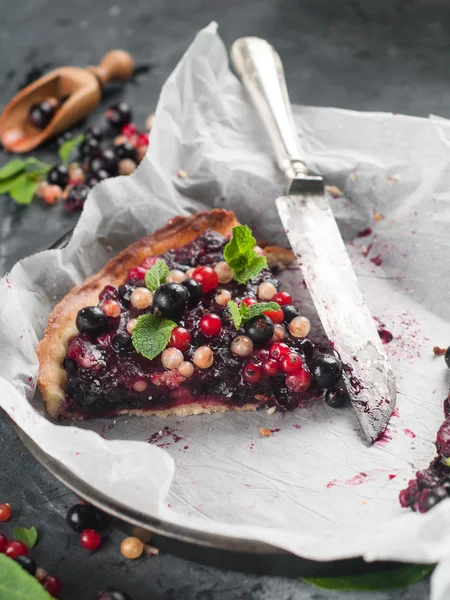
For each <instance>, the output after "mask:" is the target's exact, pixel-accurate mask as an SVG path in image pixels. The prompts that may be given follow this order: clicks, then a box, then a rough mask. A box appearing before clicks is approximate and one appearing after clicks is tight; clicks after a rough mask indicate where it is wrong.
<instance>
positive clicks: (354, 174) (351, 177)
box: [349, 171, 356, 181]
mask: <svg viewBox="0 0 450 600" xmlns="http://www.w3.org/2000/svg"><path fill="white" fill-rule="evenodd" d="M349 177H350V179H351V180H352V181H355V180H356V173H355V172H354V171H353V172H352V173H350V175H349Z"/></svg>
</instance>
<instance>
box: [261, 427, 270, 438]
mask: <svg viewBox="0 0 450 600" xmlns="http://www.w3.org/2000/svg"><path fill="white" fill-rule="evenodd" d="M259 433H260V434H261V435H262V436H263V437H270V436H271V435H272V430H271V429H267V427H260V428H259Z"/></svg>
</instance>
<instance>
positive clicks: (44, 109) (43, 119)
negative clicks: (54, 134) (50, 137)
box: [28, 100, 56, 129]
mask: <svg viewBox="0 0 450 600" xmlns="http://www.w3.org/2000/svg"><path fill="white" fill-rule="evenodd" d="M55 111H56V108H55V107H54V106H53V105H52V104H50V103H49V102H47V101H46V100H44V101H43V102H38V103H37V104H33V106H32V107H31V108H30V112H29V113H28V121H29V122H30V123H31V125H33V127H36V129H45V128H46V127H47V125H48V124H49V123H50V121H51V120H52V119H53V117H54V115H55Z"/></svg>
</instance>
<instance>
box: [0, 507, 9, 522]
mask: <svg viewBox="0 0 450 600" xmlns="http://www.w3.org/2000/svg"><path fill="white" fill-rule="evenodd" d="M10 516H11V507H10V505H9V504H0V521H7V520H8V519H9V517H10Z"/></svg>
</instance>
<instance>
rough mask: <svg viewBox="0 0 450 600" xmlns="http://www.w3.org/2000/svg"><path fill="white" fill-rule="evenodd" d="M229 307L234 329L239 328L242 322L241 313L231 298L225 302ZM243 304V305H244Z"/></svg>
mask: <svg viewBox="0 0 450 600" xmlns="http://www.w3.org/2000/svg"><path fill="white" fill-rule="evenodd" d="M227 306H228V308H229V309H230V313H231V317H232V319H233V323H234V326H235V327H236V329H239V327H240V326H241V323H242V313H241V311H240V309H239V306H238V305H237V304H236V302H234V301H233V300H230V301H229V302H228V304H227ZM244 306H245V305H244Z"/></svg>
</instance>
